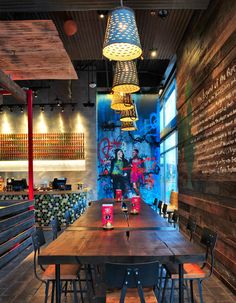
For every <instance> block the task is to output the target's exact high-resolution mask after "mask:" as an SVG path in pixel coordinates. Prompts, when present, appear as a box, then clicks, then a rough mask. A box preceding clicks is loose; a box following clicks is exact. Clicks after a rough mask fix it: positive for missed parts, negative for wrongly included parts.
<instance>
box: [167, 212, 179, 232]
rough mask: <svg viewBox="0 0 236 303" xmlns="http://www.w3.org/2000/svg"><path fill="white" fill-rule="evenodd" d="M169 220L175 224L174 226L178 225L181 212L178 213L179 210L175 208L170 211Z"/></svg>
mask: <svg viewBox="0 0 236 303" xmlns="http://www.w3.org/2000/svg"><path fill="white" fill-rule="evenodd" d="M168 222H169V223H170V224H173V225H174V228H176V225H177V224H178V222H179V214H178V212H177V210H174V212H173V213H169V214H168Z"/></svg>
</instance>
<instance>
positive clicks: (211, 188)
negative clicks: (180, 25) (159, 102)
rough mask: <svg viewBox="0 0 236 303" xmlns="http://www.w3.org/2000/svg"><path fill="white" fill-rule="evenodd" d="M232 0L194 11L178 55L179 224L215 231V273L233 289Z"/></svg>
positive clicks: (235, 73) (235, 16) (235, 67)
mask: <svg viewBox="0 0 236 303" xmlns="http://www.w3.org/2000/svg"><path fill="white" fill-rule="evenodd" d="M235 20H236V1H230V0H226V1H211V3H210V5H209V8H208V9H207V10H206V11H203V12H196V13H195V14H194V16H193V19H192V20H191V23H190V26H189V28H188V30H187V32H186V33H185V36H184V38H183V41H182V43H181V47H180V49H179V50H178V54H177V55H178V56H177V58H178V60H177V62H178V63H177V90H178V100H177V109H178V130H179V139H178V158H179V160H178V161H179V164H178V171H179V180H178V183H179V184H178V185H179V212H180V221H181V228H182V229H184V226H185V224H186V221H187V219H188V217H189V216H191V217H194V218H196V219H197V225H198V227H197V233H196V238H198V237H200V234H201V230H202V228H203V227H204V226H208V227H209V228H211V229H213V230H215V231H217V232H218V235H219V236H218V241H217V246H216V251H215V256H216V265H215V272H216V274H217V275H218V276H219V277H220V278H221V279H222V280H223V281H224V282H225V283H227V285H228V286H229V287H231V289H233V290H234V291H235V290H236V228H235V227H236V224H235V223H236V127H235V126H236V98H235V96H236V89H235V87H236V46H235V41H236V40H235V38H236V23H235Z"/></svg>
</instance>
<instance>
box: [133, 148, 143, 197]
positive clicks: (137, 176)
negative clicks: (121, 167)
mask: <svg viewBox="0 0 236 303" xmlns="http://www.w3.org/2000/svg"><path fill="white" fill-rule="evenodd" d="M132 156H133V157H132V158H131V159H130V168H131V169H130V182H131V184H132V186H133V189H134V191H135V192H136V193H137V194H139V188H140V185H142V184H144V161H143V159H142V158H140V157H139V150H138V149H136V148H134V149H133V152H132Z"/></svg>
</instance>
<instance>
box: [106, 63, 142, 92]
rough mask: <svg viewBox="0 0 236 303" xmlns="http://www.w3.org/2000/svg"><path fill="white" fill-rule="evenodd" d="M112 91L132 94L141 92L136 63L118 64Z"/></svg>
mask: <svg viewBox="0 0 236 303" xmlns="http://www.w3.org/2000/svg"><path fill="white" fill-rule="evenodd" d="M112 90H113V91H114V92H115V93H116V92H119V93H125V94H132V93H135V92H137V91H139V90H140V87H139V81H138V73H137V68H136V63H135V61H118V62H116V68H115V74H114V78H113V86H112Z"/></svg>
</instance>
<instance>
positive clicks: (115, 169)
mask: <svg viewBox="0 0 236 303" xmlns="http://www.w3.org/2000/svg"><path fill="white" fill-rule="evenodd" d="M128 164H129V163H128V161H127V160H126V159H125V157H124V153H123V151H122V149H119V148H118V149H116V150H115V158H114V159H112V160H111V178H112V182H113V191H114V197H115V194H116V189H121V190H122V193H123V196H124V197H126V196H127V187H128V184H127V183H128V179H127V176H128Z"/></svg>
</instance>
